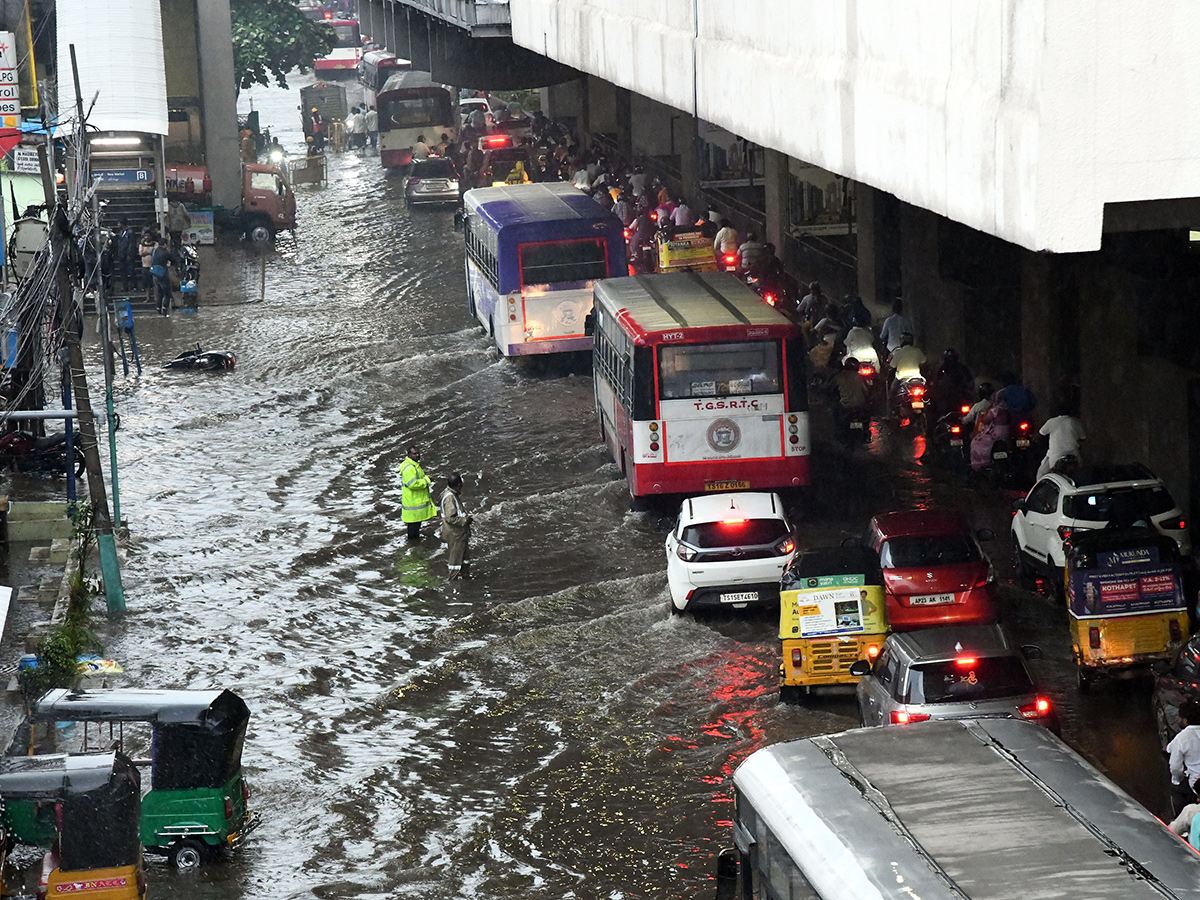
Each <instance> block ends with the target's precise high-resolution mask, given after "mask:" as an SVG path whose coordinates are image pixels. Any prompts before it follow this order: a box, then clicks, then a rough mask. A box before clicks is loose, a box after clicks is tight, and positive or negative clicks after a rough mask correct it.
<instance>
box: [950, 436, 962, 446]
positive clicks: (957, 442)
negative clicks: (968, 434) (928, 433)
mask: <svg viewBox="0 0 1200 900" xmlns="http://www.w3.org/2000/svg"><path fill="white" fill-rule="evenodd" d="M950 446H951V447H961V446H962V438H953V439H951V441H950Z"/></svg>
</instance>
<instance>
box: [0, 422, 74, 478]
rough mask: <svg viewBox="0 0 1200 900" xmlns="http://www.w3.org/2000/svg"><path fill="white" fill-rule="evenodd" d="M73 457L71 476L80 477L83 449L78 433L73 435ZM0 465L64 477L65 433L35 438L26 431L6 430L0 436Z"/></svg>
mask: <svg viewBox="0 0 1200 900" xmlns="http://www.w3.org/2000/svg"><path fill="white" fill-rule="evenodd" d="M72 449H73V450H74V456H75V475H76V477H78V476H80V475H82V474H83V469H84V461H83V450H82V449H80V446H79V433H78V432H76V433H75V442H74V446H73V448H72ZM0 465H3V466H4V467H5V468H13V469H16V470H17V471H18V472H44V473H46V474H48V475H59V476H62V477H65V476H66V474H67V436H66V434H65V433H62V432H60V433H58V434H49V435H46V437H37V436H36V435H33V434H30V433H29V432H27V431H9V432H6V433H5V434H4V435H2V436H0Z"/></svg>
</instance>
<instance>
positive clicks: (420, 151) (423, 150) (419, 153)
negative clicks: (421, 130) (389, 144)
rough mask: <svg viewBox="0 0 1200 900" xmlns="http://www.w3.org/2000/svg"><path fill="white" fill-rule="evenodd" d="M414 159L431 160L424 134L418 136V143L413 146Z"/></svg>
mask: <svg viewBox="0 0 1200 900" xmlns="http://www.w3.org/2000/svg"><path fill="white" fill-rule="evenodd" d="M413 159H429V145H428V144H427V143H425V135H423V134H419V135H417V142H416V143H415V144H413Z"/></svg>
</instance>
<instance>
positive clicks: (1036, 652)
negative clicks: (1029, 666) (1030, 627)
mask: <svg viewBox="0 0 1200 900" xmlns="http://www.w3.org/2000/svg"><path fill="white" fill-rule="evenodd" d="M1021 655H1022V656H1023V657H1025V658H1026V659H1042V658H1043V653H1042V648H1041V647H1039V646H1038V645H1037V644H1022V645H1021Z"/></svg>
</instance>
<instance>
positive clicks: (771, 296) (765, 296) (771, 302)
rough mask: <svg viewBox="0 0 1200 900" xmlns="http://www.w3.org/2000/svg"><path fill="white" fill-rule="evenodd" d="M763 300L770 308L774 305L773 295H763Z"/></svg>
mask: <svg viewBox="0 0 1200 900" xmlns="http://www.w3.org/2000/svg"><path fill="white" fill-rule="evenodd" d="M763 299H764V300H766V301H767V302H768V303H769V304H771V305H772V306H774V305H775V295H774V294H763Z"/></svg>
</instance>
